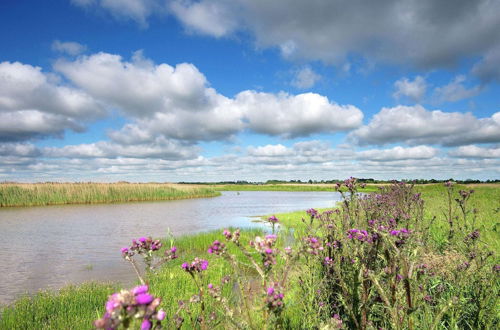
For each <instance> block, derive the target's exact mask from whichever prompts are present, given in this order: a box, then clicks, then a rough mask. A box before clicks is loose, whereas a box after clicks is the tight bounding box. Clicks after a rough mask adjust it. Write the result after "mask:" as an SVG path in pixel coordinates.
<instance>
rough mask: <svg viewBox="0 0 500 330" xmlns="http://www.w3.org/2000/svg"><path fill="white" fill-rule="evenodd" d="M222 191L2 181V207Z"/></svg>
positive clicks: (194, 195) (195, 195) (152, 198)
mask: <svg viewBox="0 0 500 330" xmlns="http://www.w3.org/2000/svg"><path fill="white" fill-rule="evenodd" d="M219 194H220V193H218V192H216V191H214V190H213V189H210V188H208V187H203V186H194V185H178V184H161V183H35V184H31V183H29V184H22V183H2V184H0V207H6V206H41V205H60V204H94V203H121V202H138V201H158V200H173V199H184V198H199V197H213V196H218V195H219Z"/></svg>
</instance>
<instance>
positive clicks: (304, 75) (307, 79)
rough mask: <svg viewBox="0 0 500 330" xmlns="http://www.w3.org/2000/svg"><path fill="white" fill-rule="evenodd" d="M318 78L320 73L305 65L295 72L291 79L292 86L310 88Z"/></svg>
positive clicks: (319, 78)
mask: <svg viewBox="0 0 500 330" xmlns="http://www.w3.org/2000/svg"><path fill="white" fill-rule="evenodd" d="M319 80H321V75H319V74H317V73H316V72H314V70H313V69H311V67H309V66H306V67H304V68H302V69H300V70H298V71H297V72H296V73H295V77H294V78H293V80H292V86H295V87H297V88H301V89H306V88H311V87H313V86H314V85H315V84H316V83H317V82H318V81H319Z"/></svg>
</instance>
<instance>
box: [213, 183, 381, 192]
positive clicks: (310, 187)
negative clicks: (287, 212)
mask: <svg viewBox="0 0 500 330" xmlns="http://www.w3.org/2000/svg"><path fill="white" fill-rule="evenodd" d="M210 187H212V188H213V189H215V190H217V191H335V189H334V185H333V184H305V183H304V184H221V185H211V186H210ZM377 189H378V188H377V186H376V185H367V186H366V187H365V188H363V189H360V191H361V192H373V191H377Z"/></svg>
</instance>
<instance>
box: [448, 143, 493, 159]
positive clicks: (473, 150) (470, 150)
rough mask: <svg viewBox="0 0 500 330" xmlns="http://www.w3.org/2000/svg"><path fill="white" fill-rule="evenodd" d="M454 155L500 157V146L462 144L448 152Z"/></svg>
mask: <svg viewBox="0 0 500 330" xmlns="http://www.w3.org/2000/svg"><path fill="white" fill-rule="evenodd" d="M448 154H449V155H450V156H452V157H462V158H500V147H498V146H496V147H491V148H487V147H486V148H485V147H479V146H476V145H468V146H461V147H458V148H456V149H454V150H451V151H450V152H449V153H448Z"/></svg>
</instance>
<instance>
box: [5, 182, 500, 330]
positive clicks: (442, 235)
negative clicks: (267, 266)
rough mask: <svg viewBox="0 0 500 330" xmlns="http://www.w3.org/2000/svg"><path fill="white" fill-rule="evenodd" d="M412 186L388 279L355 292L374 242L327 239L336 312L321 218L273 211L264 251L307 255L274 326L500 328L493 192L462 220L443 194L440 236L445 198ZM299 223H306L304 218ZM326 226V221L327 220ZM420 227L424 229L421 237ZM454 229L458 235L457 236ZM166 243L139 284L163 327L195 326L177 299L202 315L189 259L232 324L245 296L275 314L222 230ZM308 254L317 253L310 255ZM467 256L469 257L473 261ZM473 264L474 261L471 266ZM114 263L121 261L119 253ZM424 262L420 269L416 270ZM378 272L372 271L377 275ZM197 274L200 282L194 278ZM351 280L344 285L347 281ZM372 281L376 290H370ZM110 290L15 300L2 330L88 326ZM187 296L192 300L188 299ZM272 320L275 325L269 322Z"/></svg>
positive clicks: (281, 265)
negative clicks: (273, 232)
mask: <svg viewBox="0 0 500 330" xmlns="http://www.w3.org/2000/svg"><path fill="white" fill-rule="evenodd" d="M416 189H417V191H415V192H420V193H421V194H422V198H423V200H424V205H425V208H424V209H423V214H422V216H420V215H419V214H418V212H416V213H415V212H413V211H412V212H411V219H412V220H417V219H420V222H419V223H408V229H409V232H410V233H411V235H412V236H404V235H406V234H403V233H398V234H397V235H401V239H403V241H405V242H406V243H404V245H400V246H399V248H398V249H395V250H393V249H394V248H393V247H391V246H390V245H388V246H387V249H388V251H387V252H386V253H398V254H397V257H396V255H394V258H393V257H391V258H389V259H387V258H386V257H384V256H383V255H382V256H381V258H380V260H379V262H381V263H382V265H383V264H384V263H387V262H389V261H388V260H392V261H391V262H395V264H393V266H394V267H395V268H394V269H397V273H394V274H392V276H389V275H390V274H389V275H388V274H387V273H384V272H387V270H384V268H383V267H382V268H380V269H376V270H377V271H380V273H374V274H373V277H371V281H370V283H371V284H370V283H368V282H367V284H366V285H367V286H366V289H363V287H364V286H360V282H359V280H358V278H362V276H363V274H364V273H363V272H361V269H363V267H366V265H365V264H364V261H363V257H364V256H368V254H365V252H368V251H372V252H371V253H373V250H372V249H371V247H372V245H370V243H369V241H367V240H366V241H365V240H364V237H365V236H363V235H364V234H362V232H357V234H360V236H355V237H353V238H349V237H346V236H345V235H344V234H345V231H344V230H340V231H339V232H337V233H336V234H335V235H336V238H337V239H338V244H340V243H341V245H338V246H344V247H343V248H338V250H334V251H335V253H334V255H333V257H334V258H333V259H332V264H331V265H329V264H327V265H326V266H327V267H330V266H331V267H339V268H338V271H339V272H340V271H342V272H346V274H347V275H349V276H351V275H352V277H349V276H346V277H343V278H341V280H342V281H345V282H339V283H344V284H349V285H347V286H346V287H337V286H335V287H334V289H336V290H340V291H339V292H338V294H339V295H341V296H339V297H336V298H335V301H336V302H337V303H338V304H339V305H335V307H331V306H330V305H329V304H330V303H329V301H328V299H327V298H328V297H326V296H324V292H325V291H324V285H329V284H328V283H324V282H323V279H324V276H326V275H325V273H324V272H325V270H328V269H329V268H324V267H325V264H324V262H325V261H324V258H325V256H323V255H322V253H324V252H323V251H326V249H327V247H326V245H321V246H323V247H324V250H323V249H322V250H319V249H318V246H316V245H315V243H314V244H313V241H312V240H311V238H314V237H316V238H317V239H318V240H319V241H320V242H324V241H325V237H326V236H325V235H324V233H323V232H322V230H323V229H322V228H323V226H319V227H314V228H311V227H310V223H313V224H318V225H319V224H320V223H323V222H322V221H326V220H325V219H326V215H322V217H323V218H319V217H318V218H316V219H313V221H311V214H312V211H310V212H309V213H307V212H305V211H301V212H293V213H286V214H276V217H277V218H278V219H279V221H280V223H282V224H283V225H284V227H282V228H281V229H280V232H279V238H278V240H277V241H276V243H275V245H273V246H272V249H273V250H274V249H276V250H280V251H286V250H285V249H284V248H285V247H287V246H288V245H291V246H292V249H291V250H292V252H295V251H296V250H297V249H299V248H300V246H302V244H303V243H305V244H306V245H305V247H306V248H308V249H309V250H307V251H309V252H307V251H306V254H305V255H302V256H301V257H300V258H301V259H299V262H297V263H296V264H294V266H293V268H291V269H293V272H291V273H290V274H289V276H290V278H291V280H290V281H288V282H287V284H286V285H285V286H284V287H282V289H283V290H286V291H285V296H284V300H283V301H284V304H285V308H284V309H283V311H281V312H280V313H279V318H280V320H279V322H286V323H281V324H282V325H283V324H285V325H286V326H284V327H285V328H296V327H303V328H308V327H315V326H320V325H321V324H322V325H323V326H326V325H327V324H329V323H328V322H332V323H331V325H332V327H333V326H334V325H339V322H338V321H339V320H340V319H341V320H343V322H344V325H346V326H347V327H350V326H351V325H352V323H355V322H358V316H359V321H360V322H361V321H362V320H363V313H369V315H367V316H366V317H367V319H368V320H371V321H370V322H375V323H374V324H376V325H383V324H385V325H386V326H389V325H390V324H391V322H397V320H399V319H403V320H405V322H407V321H408V322H411V323H410V324H412V326H414V327H415V328H429V329H430V328H439V327H450V328H453V327H456V326H459V325H465V324H468V322H472V323H471V324H472V325H473V326H474V322H475V321H477V322H478V324H479V325H482V326H487V328H488V327H493V328H494V327H495V326H496V325H498V322H499V318H498V315H497V314H496V313H495V306H498V290H499V285H500V284H499V277H498V276H499V275H498V272H497V273H495V268H493V271H492V266H494V265H498V261H499V260H498V253H497V252H495V251H498V249H497V247H498V243H499V235H498V230H497V225H498V223H499V221H498V205H499V198H500V186H495V187H474V189H475V191H474V193H472V194H470V195H467V196H466V198H467V199H466V202H465V203H466V208H465V210H466V212H465V213H462V211H461V208H460V205H463V203H462V204H460V203H457V202H455V198H456V199H458V200H460V199H461V198H462V197H461V196H463V195H461V194H460V193H459V191H460V190H462V191H464V192H470V189H469V187H466V186H456V187H454V191H453V194H452V195H451V198H452V199H451V202H452V203H451V205H452V218H453V219H456V222H455V226H456V228H457V230H456V231H455V235H454V237H453V238H448V236H449V224H448V221H449V219H448V218H447V215H446V212H447V209H448V205H449V204H448V201H449V200H448V197H447V189H446V188H445V187H443V186H442V185H426V186H417V187H416ZM405 196H406V195H405ZM407 196H408V197H412V198H415V200H416V201H417V200H418V198H417V197H415V195H414V194H408V195H407ZM393 200H395V197H393ZM351 205H353V204H351ZM411 205H413V204H411ZM403 206H404V205H403ZM391 207H392V206H391ZM474 209H477V211H473V210H474ZM372 211H373V210H372ZM353 214H354V213H353ZM464 214H465V215H466V216H467V217H468V220H467V222H469V223H472V222H473V224H474V226H473V227H472V226H469V227H468V231H465V225H466V224H465V223H463V222H462V221H461V217H462V216H463V215H464ZM345 215H348V213H345V212H344V213H341V214H339V218H338V220H339V221H340V220H341V219H343V218H344V216H345ZM334 216H335V215H334ZM434 217H435V218H434ZM455 217H457V218H455ZM302 219H304V220H305V221H302ZM318 221H319V222H318ZM326 224H327V222H325V225H326ZM330 224H331V225H332V226H337V225H338V226H339V229H340V223H339V222H332V223H330ZM352 226H354V228H358V229H360V228H361V226H362V222H355V223H353V224H352ZM400 227H401V226H398V227H396V229H398V230H400V229H401V228H400ZM426 228H429V230H428V229H426ZM458 228H464V229H463V230H462V231H459V230H458ZM288 229H293V232H290V231H288ZM367 229H368V228H367ZM476 229H477V230H478V232H477V234H474V235H471V233H473V232H474V230H476ZM368 230H369V229H368ZM230 231H231V232H233V233H234V230H232V229H230ZM357 234H356V235H357ZM361 234H362V235H361ZM427 234H430V235H427ZM391 235H392V234H388V235H386V236H383V237H384V240H386V239H387V240H389V239H391V237H392V236H391ZM426 235H427V236H426ZM255 236H261V237H262V236H263V235H262V233H261V231H259V230H245V231H242V232H241V238H240V244H241V245H242V246H245V247H247V249H248V251H251V250H252V249H253V248H251V247H249V242H250V241H254V242H255V241H256V240H255ZM476 236H477V237H478V238H479V240H478V241H476V239H477V238H475V237H476ZM292 237H293V239H292ZM412 237H415V241H412ZM398 238H399V236H398ZM424 238H425V240H424ZM215 240H219V241H221V242H224V243H225V244H226V246H227V249H228V251H227V253H228V254H234V255H235V256H236V257H237V258H238V260H240V262H241V268H242V269H241V270H243V274H245V275H246V278H245V281H248V283H249V284H251V285H250V287H251V288H250V291H244V292H245V298H244V299H242V298H241V295H240V293H239V292H238V291H234V290H233V289H234V286H232V287H227V286H225V287H224V286H222V285H221V283H220V280H221V278H223V277H224V276H226V275H228V274H234V272H235V269H234V268H232V266H231V263H229V262H227V261H226V259H223V258H221V257H217V256H216V255H214V254H207V252H206V251H207V248H208V247H209V246H210V245H212V244H213V242H214V241H215ZM335 242H336V241H335ZM382 242H385V241H382ZM422 243H425V244H422ZM336 244H337V243H336ZM383 244H385V243H383ZM399 244H401V243H399ZM173 245H175V246H176V247H177V251H178V252H177V253H178V258H177V259H174V260H171V261H169V262H168V263H167V264H166V266H165V267H162V268H160V269H158V271H157V273H151V274H150V275H149V276H148V277H147V279H148V282H149V286H150V293H151V294H153V295H154V296H158V297H161V298H162V303H161V307H162V308H163V309H164V310H165V311H166V315H167V322H166V324H168V326H167V328H173V327H174V324H175V321H174V320H175V318H176V315H177V316H179V317H180V316H182V317H183V318H184V326H185V328H190V327H192V326H195V325H194V324H195V323H196V322H197V321H196V320H190V319H189V318H188V317H189V316H188V314H186V310H181V311H179V304H178V301H179V300H183V301H184V303H183V304H184V305H186V306H187V305H194V306H195V307H194V308H193V309H192V310H190V312H191V313H192V314H193V315H198V314H200V315H201V313H202V311H201V310H200V308H201V305H200V303H199V302H196V300H197V299H198V298H196V293H197V292H199V288H198V287H197V284H196V283H195V282H193V281H192V276H190V275H189V274H188V273H186V271H185V270H183V268H182V267H181V265H182V263H184V262H190V261H192V260H193V259H194V258H195V257H199V258H203V259H207V260H208V263H209V266H208V269H207V270H206V271H205V272H203V273H200V274H202V275H203V277H202V278H201V277H200V279H202V283H203V285H204V286H203V287H204V288H207V285H208V283H211V284H213V285H214V286H215V287H217V288H218V287H220V288H221V291H220V294H219V295H218V297H224V298H225V299H227V300H226V301H227V302H230V305H231V307H234V306H238V308H240V309H238V308H236V309H235V310H234V311H233V314H232V318H234V319H244V318H245V316H244V314H243V313H244V312H245V307H242V306H241V302H242V300H247V299H248V301H249V302H252V303H255V308H254V307H252V308H251V309H250V311H249V313H250V314H251V316H252V319H253V320H255V322H256V324H260V323H259V322H263V321H264V318H265V317H269V314H271V315H275V313H274V312H273V311H272V310H269V309H268V308H269V307H268V305H265V304H264V305H262V304H261V303H260V301H262V300H263V299H266V297H267V294H266V293H265V291H263V292H261V288H260V284H259V283H258V282H259V281H255V279H256V278H258V274H257V273H256V271H255V269H254V268H253V267H252V266H251V264H250V263H249V261H248V260H247V261H245V258H244V257H243V256H242V253H241V250H240V249H239V248H238V247H237V246H235V245H234V244H233V243H231V242H229V241H226V240H225V238H224V236H223V235H222V234H221V231H220V230H218V231H214V232H209V233H202V234H197V235H193V236H184V237H181V238H177V239H175V240H168V239H165V240H163V250H168V249H170V248H171V247H172V246H173ZM336 249H337V248H336ZM390 251H394V252H390ZM417 251H418V253H417ZM488 251H491V252H492V253H493V255H492V256H488ZM313 252H315V253H317V255H316V254H314V253H313ZM253 253H254V257H255V261H256V262H257V263H260V258H262V257H263V256H264V254H260V253H255V251H254V252H253ZM471 253H474V254H475V255H474V256H472V255H471ZM471 257H472V259H470V258H471ZM117 258H119V256H118V253H117ZM276 259H277V260H276V264H274V265H273V266H272V267H273V268H272V270H271V271H270V274H271V275H269V276H276V277H273V279H277V280H279V281H281V280H282V277H283V274H285V273H286V272H287V269H288V268H287V265H288V264H287V261H286V253H285V254H283V255H281V254H280V255H279V257H278V255H276ZM341 260H349V261H350V262H351V261H352V260H354V261H353V262H352V264H351V263H349V264H347V265H344V264H343V263H342V262H341ZM424 264H425V267H424V266H422V265H424ZM405 265H412V266H411V268H412V270H411V271H410V270H408V269H406V270H405V268H404V267H406V266H405ZM360 267H361V268H360ZM376 270H370V271H373V272H375V271H376ZM131 271H132V270H131ZM370 274H371V273H370ZM195 276H198V275H197V274H195ZM266 276H267V275H266ZM196 278H198V277H196ZM349 279H350V280H352V282H349ZM253 281H255V283H253ZM374 281H376V283H377V285H378V286H373V283H374ZM231 283H233V282H231ZM271 283H273V282H272V281H267V282H266V283H265V284H266V286H269V285H271ZM298 283H300V285H298ZM406 283H407V284H406ZM386 284H387V287H386V286H385V285H386ZM368 285H370V286H368ZM266 286H265V287H266ZM232 288H233V289H232ZM114 290H116V287H113V286H109V285H105V284H97V285H87V286H81V287H71V288H68V289H66V291H62V292H61V293H59V294H57V293H45V294H39V295H37V296H34V297H33V298H23V299H20V300H18V301H17V302H16V303H14V304H12V305H11V306H10V307H7V308H5V309H4V310H3V311H2V316H1V317H0V328H2V329H3V328H6V329H23V328H44V329H59V328H69V327H71V328H79V329H80V328H82V329H85V328H92V321H93V320H95V319H96V318H97V317H99V316H102V314H103V313H104V303H105V300H106V297H107V295H109V294H111V293H112V292H114ZM344 290H345V291H344ZM363 290H369V291H366V292H367V296H366V297H365V296H363V295H358V294H359V293H363V292H364V291H363ZM386 290H393V296H392V297H391V296H388V297H385V296H382V294H384V295H385V293H386V292H387V291H386ZM408 290H410V291H408ZM408 292H411V294H412V296H411V297H412V299H413V300H411V304H412V306H410V307H411V313H408V314H406V313H404V314H403V313H402V312H401V314H397V315H399V316H397V317H396V316H394V315H393V314H391V313H399V312H398V310H399V309H401V310H402V311H403V312H405V311H406V309H408V306H407V297H408V296H407V295H408ZM387 293H389V292H387ZM193 294H195V295H194V296H193ZM205 294H207V289H205ZM354 298H356V299H359V300H358V303H359V305H354V306H353V305H349V303H350V302H351V301H352V302H353V304H354V303H355V301H356V300H355V299H354ZM203 299H205V303H206V305H205V306H206V307H205V308H206V310H205V311H204V312H203V313H205V314H206V315H211V314H210V313H211V312H214V313H215V314H214V315H215V317H216V319H218V320H219V322H223V323H219V327H225V326H231V324H230V323H224V322H229V321H228V316H227V315H225V314H224V312H223V311H221V310H220V309H219V308H216V307H217V306H218V305H216V303H217V301H216V299H215V298H213V297H211V296H210V297H208V296H207V297H204V298H203ZM362 299H366V302H365V303H366V304H370V305H371V306H372V307H373V308H370V309H369V310H365V309H363V308H364V307H363V306H365V305H363V304H361V302H362ZM384 299H386V300H384ZM392 299H394V300H392ZM190 300H193V302H191V303H189V301H190ZM343 304H346V305H345V306H344V305H343ZM329 306H330V307H329ZM366 306H368V305H366ZM327 307H328V309H327ZM261 308H264V311H266V310H267V313H268V315H267V316H266V315H265V314H262V309H261ZM330 308H332V309H330ZM334 310H335V313H334V312H333V311H334ZM77 311H78V312H77ZM273 313H274V314H273ZM329 313H333V314H330V317H331V316H332V315H337V316H338V319H337V318H336V317H334V318H329V317H328V315H329ZM351 313H352V314H353V315H351ZM358 313H359V314H358ZM205 314H203V315H205ZM350 315H351V316H350ZM391 315H392V316H391ZM379 317H380V318H379ZM395 320H396V321H395ZM193 322H194V323H193ZM207 322H208V321H207ZM272 322H278V321H276V320H273V321H272ZM333 322H334V323H333ZM273 324H274V323H273ZM233 326H234V325H233ZM401 326H402V328H405V327H406V326H407V323H405V324H404V326H403V324H401ZM480 327H481V326H480Z"/></svg>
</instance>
